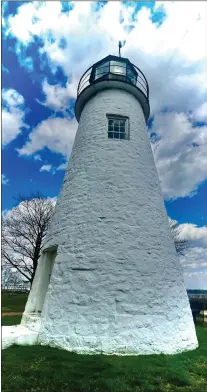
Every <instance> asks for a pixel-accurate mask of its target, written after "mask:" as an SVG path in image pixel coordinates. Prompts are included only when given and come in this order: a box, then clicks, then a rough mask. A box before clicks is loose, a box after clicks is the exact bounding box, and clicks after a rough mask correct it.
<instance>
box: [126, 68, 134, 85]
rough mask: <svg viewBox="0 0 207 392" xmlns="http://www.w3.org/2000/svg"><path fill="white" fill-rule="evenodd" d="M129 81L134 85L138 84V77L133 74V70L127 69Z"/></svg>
mask: <svg viewBox="0 0 207 392" xmlns="http://www.w3.org/2000/svg"><path fill="white" fill-rule="evenodd" d="M127 79H128V80H129V81H130V82H131V83H133V84H136V75H135V73H133V71H132V69H130V68H127Z"/></svg>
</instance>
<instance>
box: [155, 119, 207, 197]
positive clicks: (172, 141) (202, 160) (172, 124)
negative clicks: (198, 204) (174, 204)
mask: <svg viewBox="0 0 207 392" xmlns="http://www.w3.org/2000/svg"><path fill="white" fill-rule="evenodd" d="M152 132H155V133H156V134H157V137H158V138H160V140H159V141H157V142H156V143H155V144H153V145H152V148H153V152H154V157H155V162H156V166H157V170H158V174H159V177H160V180H161V183H162V191H163V195H164V197H165V199H171V198H177V197H184V196H187V195H189V194H191V193H192V192H193V191H194V192H195V191H196V189H197V187H198V185H199V184H200V183H201V182H202V181H204V180H205V179H206V178H207V126H203V127H196V126H193V124H192V123H191V122H190V121H189V118H188V117H187V115H186V114H184V113H175V112H172V113H162V114H156V115H155V118H154V121H153V126H152Z"/></svg>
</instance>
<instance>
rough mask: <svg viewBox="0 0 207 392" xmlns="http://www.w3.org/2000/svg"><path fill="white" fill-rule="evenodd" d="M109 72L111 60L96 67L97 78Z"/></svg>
mask: <svg viewBox="0 0 207 392" xmlns="http://www.w3.org/2000/svg"><path fill="white" fill-rule="evenodd" d="M108 73H109V62H108V61H107V62H106V63H103V64H101V65H100V66H99V67H97V68H96V72H95V79H99V78H101V77H102V76H104V75H106V74H108Z"/></svg>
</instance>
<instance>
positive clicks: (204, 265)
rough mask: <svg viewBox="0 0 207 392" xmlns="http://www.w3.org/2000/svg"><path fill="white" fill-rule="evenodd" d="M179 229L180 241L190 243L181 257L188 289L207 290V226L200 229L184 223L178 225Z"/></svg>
mask: <svg viewBox="0 0 207 392" xmlns="http://www.w3.org/2000/svg"><path fill="white" fill-rule="evenodd" d="M169 220H171V218H169ZM175 222H176V221H175ZM178 229H179V230H178V231H179V234H178V235H179V237H180V239H182V240H186V241H187V242H188V247H187V249H186V252H185V255H184V256H181V257H180V262H181V265H182V268H183V272H184V281H185V285H186V288H189V289H195V288H197V289H205V288H207V280H206V277H207V272H206V271H207V226H202V227H199V226H197V225H194V224H192V223H183V224H180V225H178Z"/></svg>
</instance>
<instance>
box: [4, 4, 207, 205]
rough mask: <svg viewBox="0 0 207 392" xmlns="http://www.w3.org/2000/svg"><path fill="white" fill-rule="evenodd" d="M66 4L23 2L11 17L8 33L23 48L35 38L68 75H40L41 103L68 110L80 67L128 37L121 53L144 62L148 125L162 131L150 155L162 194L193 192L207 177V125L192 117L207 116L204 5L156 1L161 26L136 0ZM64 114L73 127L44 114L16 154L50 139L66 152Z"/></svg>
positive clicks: (54, 146) (70, 140) (53, 65)
mask: <svg viewBox="0 0 207 392" xmlns="http://www.w3.org/2000/svg"><path fill="white" fill-rule="evenodd" d="M71 5H72V8H73V9H72V10H70V11H69V12H65V13H61V9H62V6H61V3H58V2H42V3H40V2H38V3H37V2H33V3H27V4H23V5H22V6H20V7H19V8H18V13H17V14H16V15H12V16H10V17H9V19H8V23H7V24H8V26H9V27H8V28H7V34H11V35H12V36H15V37H17V38H18V40H19V41H18V45H17V47H18V50H19V51H20V52H21V50H22V49H21V48H22V45H23V47H27V46H28V45H29V44H30V43H31V42H33V40H34V39H35V38H36V37H39V38H40V39H41V42H42V46H41V48H40V49H39V54H40V56H41V55H43V54H44V55H45V54H46V56H47V58H48V61H49V64H50V66H51V69H52V71H53V72H55V70H56V69H57V67H59V66H60V67H61V68H62V69H63V71H64V73H65V75H66V76H67V77H68V82H67V84H66V87H62V86H59V85H50V84H49V82H48V81H47V80H45V81H44V82H43V85H42V88H43V92H44V93H45V102H44V105H46V106H48V107H50V108H51V109H53V110H54V111H59V110H61V111H62V112H64V113H66V110H68V111H69V112H70V108H69V109H68V99H70V98H75V97H76V90H77V85H78V81H79V79H80V77H81V76H82V74H83V73H84V72H85V71H86V69H87V68H88V67H89V66H91V65H92V64H93V63H94V62H96V61H98V60H100V59H101V58H103V57H105V56H106V55H108V54H109V53H110V54H118V41H119V40H120V39H121V40H126V43H125V46H124V47H123V49H122V56H123V57H128V58H129V59H130V60H131V61H132V62H133V63H134V64H136V65H137V66H138V67H139V68H141V69H142V71H143V72H144V74H145V75H146V77H147V80H148V83H149V88H150V106H151V114H152V115H155V119H154V123H153V131H154V132H158V136H159V137H160V138H161V140H160V142H159V143H158V145H157V146H156V149H155V150H154V154H155V160H156V165H157V168H158V173H159V176H160V179H161V181H162V189H163V194H164V197H165V198H166V199H171V198H177V197H184V196H187V195H192V192H196V189H197V187H198V186H199V184H200V183H201V182H202V181H203V180H204V179H205V178H207V171H206V169H205V168H206V159H207V158H206V157H207V151H206V148H207V147H206V127H194V123H193V121H206V120H207V119H206V103H205V102H206V96H207V83H206V80H207V69H206V57H207V51H206V47H207V35H206V25H207V4H206V3H205V2H202V1H196V2H185V1H180V2H166V1H162V2H156V3H155V10H162V11H163V12H164V13H165V19H164V21H163V23H162V24H161V25H160V24H159V23H152V16H153V14H152V13H151V10H150V9H149V8H147V7H145V6H143V7H142V8H141V9H140V10H139V12H138V13H137V14H136V15H135V16H134V10H135V7H136V4H135V3H130V6H126V5H124V4H123V3H120V2H108V3H106V4H105V6H104V7H102V8H100V10H99V11H98V12H94V11H93V9H94V4H93V2H87V1H85V2H80V3H79V2H72V3H71ZM186 9H187V12H186ZM48 15H49V16H50V17H48ZM120 15H122V18H123V22H122V23H120ZM129 26H131V27H132V28H130V29H129ZM175 26H176V29H175ZM51 39H52V40H51ZM20 57H21V56H20ZM163 109H168V110H170V111H171V112H172V113H169V114H166V113H163ZM65 121H66V122H67V126H69V128H68V129H71V130H72V131H71V133H70V132H69V133H68V130H67V131H66V130H64V126H63V125H66V122H65V123H64V120H63V119H57V123H59V124H60V129H61V132H59V131H56V129H55V127H56V125H55V127H54V124H55V120H54V119H49V120H45V121H43V122H42V123H41V124H39V125H38V126H37V128H36V129H35V130H33V131H32V133H31V135H30V139H31V140H30V141H28V142H27V143H26V144H25V145H24V146H23V147H22V148H21V149H20V150H19V151H20V154H22V155H23V154H27V155H30V154H32V153H34V152H36V151H40V150H41V149H42V148H44V147H45V146H47V147H48V148H50V149H51V150H52V151H54V152H60V153H62V154H63V155H64V156H68V155H69V153H70V151H71V146H72V143H73V139H74V134H75V131H74V124H72V122H70V121H69V120H65ZM56 140H57V143H56ZM195 146H197V147H195ZM153 149H154V146H153Z"/></svg>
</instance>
